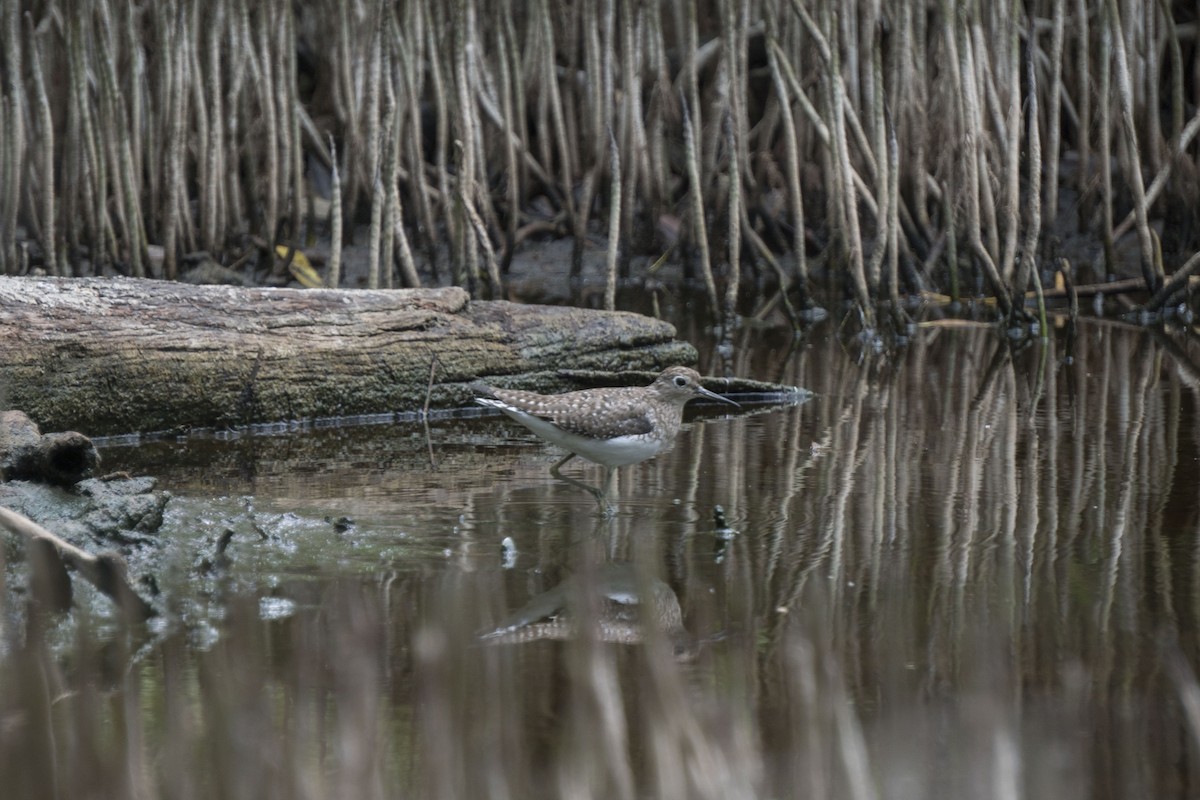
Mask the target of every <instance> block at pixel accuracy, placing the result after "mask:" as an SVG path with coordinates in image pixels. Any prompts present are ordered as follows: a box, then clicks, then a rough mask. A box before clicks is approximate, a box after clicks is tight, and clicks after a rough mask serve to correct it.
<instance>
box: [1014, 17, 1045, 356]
mask: <svg viewBox="0 0 1200 800" xmlns="http://www.w3.org/2000/svg"><path fill="white" fill-rule="evenodd" d="M1034 33H1035V31H1034V22H1033V16H1032V15H1030V20H1029V40H1030V42H1031V44H1030V47H1029V52H1028V54H1027V55H1026V76H1027V79H1028V82H1029V96H1028V99H1027V101H1026V102H1027V104H1028V114H1027V127H1026V135H1025V150H1026V154H1025V157H1026V159H1027V161H1028V164H1029V179H1028V183H1027V185H1028V186H1029V189H1030V191H1029V193H1028V194H1029V196H1028V197H1027V199H1026V202H1027V203H1028V215H1027V217H1026V219H1025V241H1024V244H1023V245H1022V248H1021V264H1020V267H1019V268H1018V270H1017V277H1016V283H1014V284H1013V285H1012V293H1013V296H1014V297H1020V296H1021V295H1023V294H1024V293H1025V290H1026V289H1027V288H1028V286H1029V278H1030V275H1031V274H1032V275H1033V279H1034V282H1035V285H1036V287H1037V292H1038V297H1039V300H1040V299H1041V291H1042V281H1041V276H1040V275H1039V274H1038V269H1037V254H1038V241H1039V239H1040V237H1041V232H1042V191H1041V179H1042V139H1041V134H1040V133H1039V131H1038V93H1037V70H1036V69H1035V67H1034V62H1035V48H1034V46H1033V45H1032V42H1033V41H1034ZM1013 78H1014V89H1015V88H1016V85H1017V84H1018V83H1019V81H1018V79H1017V78H1016V76H1013ZM1051 96H1053V92H1052V93H1051ZM1041 310H1042V318H1043V321H1044V318H1045V313H1044V312H1045V306H1044V304H1043V305H1042V308H1041ZM1042 335H1043V336H1045V335H1046V331H1045V330H1044V329H1043V330H1042Z"/></svg>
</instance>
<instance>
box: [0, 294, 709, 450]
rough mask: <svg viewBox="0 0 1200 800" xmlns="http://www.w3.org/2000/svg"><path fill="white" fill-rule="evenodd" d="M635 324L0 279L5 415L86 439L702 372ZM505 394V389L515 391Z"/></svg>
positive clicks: (434, 298) (655, 323) (547, 311)
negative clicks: (579, 372) (530, 376)
mask: <svg viewBox="0 0 1200 800" xmlns="http://www.w3.org/2000/svg"><path fill="white" fill-rule="evenodd" d="M674 337H675V329H674V327H672V326H671V325H669V324H667V323H665V322H661V321H659V320H654V319H650V318H647V317H643V316H640V315H637V314H629V313H622V312H601V311H591V310H587V309H577V308H558V307H548V306H528V305H518V304H514V303H507V302H468V297H467V294H466V292H464V291H463V290H462V289H458V288H448V289H413V290H403V291H344V290H332V289H315V290H314V289H310V290H293V289H255V288H251V289H247V288H240V287H230V286H192V285H185V284H180V283H171V282H158V281H149V280H137V279H132V278H119V279H76V280H67V279H56V278H29V277H26V278H17V277H4V276H0V408H3V407H9V408H19V409H21V410H23V411H25V412H26V413H27V414H28V415H29V416H30V417H31V418H32V419H33V420H34V421H35V422H36V423H37V424H39V425H40V426H41V427H42V428H43V429H48V430H67V429H72V430H80V431H84V432H86V433H88V434H90V435H103V434H115V433H123V432H133V431H156V430H170V429H175V428H186V427H210V426H215V427H220V426H235V425H245V424H252V423H258V422H275V421H280V420H294V419H311V418H315V417H329V416H341V415H351V414H371V413H380V412H388V411H395V410H415V409H420V408H422V407H423V406H424V404H425V400H426V393H427V388H428V386H429V376H430V364H431V362H432V361H433V360H434V359H435V358H436V360H437V368H436V370H435V376H434V381H435V382H434V384H433V387H432V392H431V393H430V400H431V404H432V405H434V406H451V405H465V404H467V403H469V402H470V400H471V393H470V390H469V389H468V388H467V384H468V383H469V382H470V381H471V380H473V379H475V378H480V377H482V378H485V379H488V378H495V377H498V376H505V375H515V374H519V373H538V383H537V384H536V385H535V388H541V389H542V390H554V389H563V388H570V384H569V382H568V381H566V380H565V379H556V378H555V377H554V376H555V371H556V370H558V369H560V368H571V369H592V370H609V371H618V370H658V369H661V368H663V367H666V366H669V365H671V364H680V363H689V362H693V361H694V360H695V358H696V353H695V350H694V349H693V348H692V347H691V346H690V345H688V344H686V343H683V342H677V341H675V340H674ZM506 383H507V384H508V385H512V383H513V382H512V381H506Z"/></svg>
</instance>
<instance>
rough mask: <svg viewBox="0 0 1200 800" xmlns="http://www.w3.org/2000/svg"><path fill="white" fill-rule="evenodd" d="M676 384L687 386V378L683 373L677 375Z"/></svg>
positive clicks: (680, 386)
mask: <svg viewBox="0 0 1200 800" xmlns="http://www.w3.org/2000/svg"><path fill="white" fill-rule="evenodd" d="M675 385H676V386H678V387H679V388H680V389H682V388H683V387H685V386H687V378H685V377H683V376H682V375H676V376H675Z"/></svg>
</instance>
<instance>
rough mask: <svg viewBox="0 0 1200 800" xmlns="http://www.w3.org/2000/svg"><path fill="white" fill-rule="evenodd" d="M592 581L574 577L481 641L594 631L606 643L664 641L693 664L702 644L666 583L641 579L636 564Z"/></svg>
mask: <svg viewBox="0 0 1200 800" xmlns="http://www.w3.org/2000/svg"><path fill="white" fill-rule="evenodd" d="M589 577H590V580H584V579H583V576H580V575H572V576H570V577H568V578H566V579H565V580H564V581H563V582H562V583H560V584H558V585H557V586H555V587H554V588H553V589H550V590H549V591H546V592H543V593H542V594H539V595H537V596H536V597H534V598H532V599H531V600H530V601H529V602H528V603H526V604H525V605H524V606H523V607H522V608H520V609H518V610H517V611H514V612H513V613H512V614H510V615H509V616H508V617H507V618H506V619H505V620H504V621H502V622H501V623H500V624H499V625H498V626H497V627H496V628H494V629H493V630H490V631H488V632H486V633H482V634H480V635H479V641H480V642H483V643H484V644H523V643H525V642H534V641H539V640H543V639H556V640H560V641H561V640H567V639H574V638H576V637H578V636H580V635H586V634H587V633H588V632H589V630H590V632H591V633H592V634H593V635H594V636H595V637H596V639H597V640H598V641H601V642H613V643H615V644H642V643H644V642H647V641H649V640H650V639H651V638H652V637H653V636H655V635H663V636H664V637H665V638H666V641H667V642H668V643H670V644H671V646H672V650H673V652H674V655H675V657H676V658H679V659H680V660H683V661H688V660H691V659H692V658H693V657H695V655H696V652H697V648H696V645H697V642H696V640H695V638H694V637H692V635H691V634H690V633H688V630H687V629H686V628H685V627H684V626H683V612H682V611H681V610H680V608H679V598H678V597H677V596H676V595H675V592H674V591H673V590H672V589H671V587H670V586H668V585H667V584H666V583H664V582H663V581H661V580H659V579H657V578H652V577H649V576H642V578H644V579H642V578H639V576H638V574H637V572H636V571H635V570H634V569H633V565H632V564H605V565H603V566H600V567H598V568H597V569H596V570H595V572H594V574H592V575H590V576H589Z"/></svg>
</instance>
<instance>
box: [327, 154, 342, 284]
mask: <svg viewBox="0 0 1200 800" xmlns="http://www.w3.org/2000/svg"><path fill="white" fill-rule="evenodd" d="M329 156H330V176H329V274H328V276H327V277H326V279H325V283H326V284H327V285H328V286H329V287H330V288H331V289H336V288H338V287H339V286H341V284H342V178H341V173H340V172H339V171H338V157H337V144H336V143H335V142H334V141H333V136H330V137H329Z"/></svg>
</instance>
